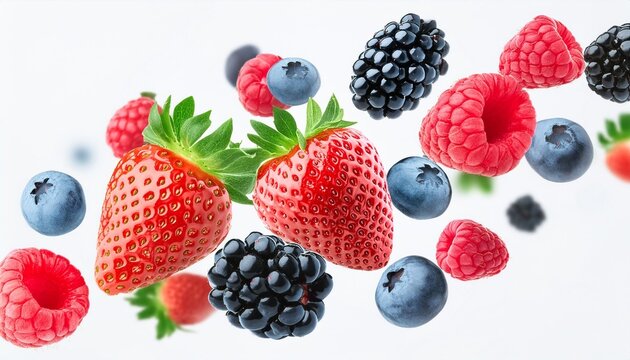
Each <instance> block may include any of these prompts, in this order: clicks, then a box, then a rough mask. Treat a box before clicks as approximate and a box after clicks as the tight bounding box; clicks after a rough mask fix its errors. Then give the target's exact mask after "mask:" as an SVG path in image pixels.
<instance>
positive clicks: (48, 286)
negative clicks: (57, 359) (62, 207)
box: [0, 248, 90, 347]
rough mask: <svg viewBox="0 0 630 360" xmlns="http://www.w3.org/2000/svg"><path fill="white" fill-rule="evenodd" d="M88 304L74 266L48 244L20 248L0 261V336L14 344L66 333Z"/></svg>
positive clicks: (37, 342) (36, 342)
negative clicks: (45, 246) (40, 246)
mask: <svg viewBox="0 0 630 360" xmlns="http://www.w3.org/2000/svg"><path fill="white" fill-rule="evenodd" d="M89 307H90V302H89V300H88V287H87V285H85V280H83V276H81V273H80V272H79V270H77V268H75V267H74V266H72V264H70V262H69V261H68V260H67V259H66V258H64V257H62V256H59V255H55V254H53V253H52V252H51V251H48V250H39V249H32V248H31V249H21V250H15V251H12V252H11V253H9V255H8V256H7V257H6V258H5V259H4V260H2V261H1V262H0V336H2V337H3V338H4V339H6V340H7V341H10V342H11V343H13V344H15V345H17V346H20V347H40V346H44V345H49V344H52V343H55V342H57V341H60V340H62V339H63V338H65V337H67V336H69V335H71V334H72V333H73V332H74V331H75V330H76V328H77V327H78V326H79V324H80V323H81V320H83V318H84V317H85V315H86V314H87V312H88V309H89Z"/></svg>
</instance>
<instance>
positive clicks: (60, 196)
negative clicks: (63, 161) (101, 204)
mask: <svg viewBox="0 0 630 360" xmlns="http://www.w3.org/2000/svg"><path fill="white" fill-rule="evenodd" d="M22 214H23V215H24V218H25V219H26V221H27V222H28V224H29V225H30V226H31V227H32V228H33V229H34V230H35V231H37V232H39V233H41V234H44V235H49V236H57V235H63V234H65V233H68V232H70V231H72V230H74V229H75V228H76V227H77V226H79V224H81V222H82V221H83V217H84V216H85V197H84V195H83V188H81V184H79V182H78V181H77V180H75V179H74V178H73V177H72V176H70V175H66V174H64V173H61V172H57V171H46V172H43V173H41V174H37V175H35V176H34V177H33V178H31V179H30V180H29V181H28V183H27V184H26V187H25V188H24V191H23V192H22Z"/></svg>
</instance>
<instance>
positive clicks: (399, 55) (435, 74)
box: [350, 14, 449, 119]
mask: <svg viewBox="0 0 630 360" xmlns="http://www.w3.org/2000/svg"><path fill="white" fill-rule="evenodd" d="M448 51H449V45H448V43H447V42H446V40H444V31H442V30H440V29H439V28H438V27H437V23H436V21H435V20H427V19H422V18H420V17H419V16H418V15H416V14H407V15H405V16H403V17H402V19H400V23H398V22H395V21H392V22H389V23H388V24H387V25H385V27H384V28H383V29H382V30H379V31H377V32H376V33H375V34H374V36H373V37H372V38H371V39H370V40H368V42H367V43H366V45H365V50H364V51H363V52H362V53H361V55H359V59H358V60H357V61H355V62H354V65H352V70H353V71H354V75H353V76H352V82H350V90H351V91H352V93H353V97H352V102H353V103H354V105H355V106H356V107H357V109H359V110H365V111H367V112H368V114H370V116H371V117H372V118H374V119H381V118H383V117H389V118H397V117H399V116H400V115H401V114H402V112H403V111H405V110H413V109H415V108H416V107H418V103H419V101H420V99H422V98H425V97H427V96H429V94H430V93H431V87H432V85H433V83H435V82H436V81H437V80H438V78H439V77H440V75H444V74H446V72H447V71H448V63H447V62H446V60H444V57H445V56H446V55H447V54H448Z"/></svg>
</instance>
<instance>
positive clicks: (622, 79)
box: [584, 23, 630, 103]
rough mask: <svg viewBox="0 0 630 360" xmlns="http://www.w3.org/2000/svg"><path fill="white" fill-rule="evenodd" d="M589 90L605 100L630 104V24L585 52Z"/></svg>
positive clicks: (614, 29)
mask: <svg viewBox="0 0 630 360" xmlns="http://www.w3.org/2000/svg"><path fill="white" fill-rule="evenodd" d="M584 60H585V61H586V71H585V73H586V81H587V82H588V87H589V88H591V90H593V91H594V92H595V93H596V94H597V95H599V96H601V97H603V98H604V99H607V100H610V101H614V102H617V103H623V102H626V101H630V23H626V24H623V25H619V26H616V25H615V26H613V27H611V28H610V29H608V31H606V32H605V33H603V34H601V35H599V36H598V37H597V39H595V41H593V42H592V43H591V44H590V45H589V46H587V47H586V49H584Z"/></svg>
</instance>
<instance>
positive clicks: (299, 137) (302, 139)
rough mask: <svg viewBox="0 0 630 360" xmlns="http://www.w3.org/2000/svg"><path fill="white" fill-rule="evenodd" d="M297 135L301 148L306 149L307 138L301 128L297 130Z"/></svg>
mask: <svg viewBox="0 0 630 360" xmlns="http://www.w3.org/2000/svg"><path fill="white" fill-rule="evenodd" d="M295 135H296V136H297V139H298V144H299V145H300V149H302V150H306V139H305V138H304V135H302V132H301V131H300V130H295Z"/></svg>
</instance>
